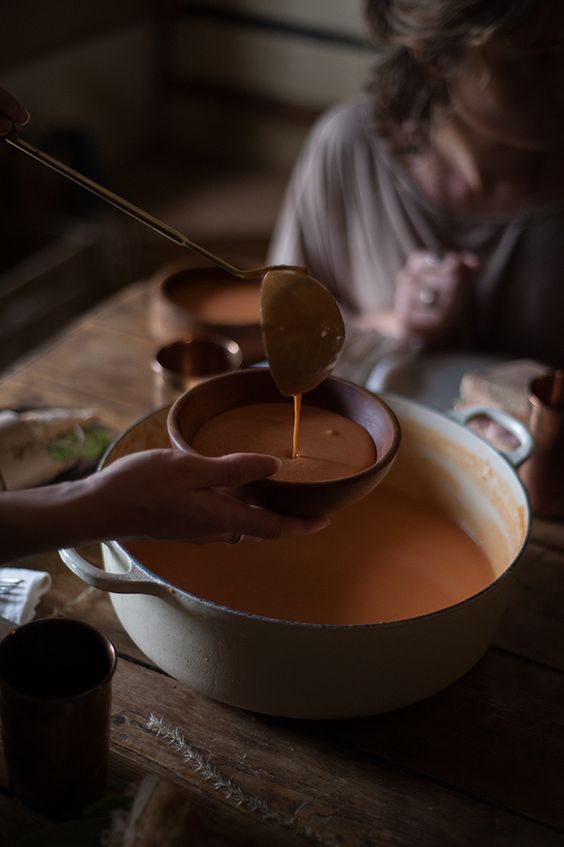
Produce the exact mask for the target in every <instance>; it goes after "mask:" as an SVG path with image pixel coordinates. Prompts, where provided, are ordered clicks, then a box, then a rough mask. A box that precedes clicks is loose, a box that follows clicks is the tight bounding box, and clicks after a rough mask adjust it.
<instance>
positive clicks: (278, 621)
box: [97, 389, 531, 632]
mask: <svg viewBox="0 0 564 847" xmlns="http://www.w3.org/2000/svg"><path fill="white" fill-rule="evenodd" d="M363 390H367V389H363ZM383 394H384V395H385V396H389V397H392V398H393V399H394V400H395V399H397V400H399V401H400V402H402V403H407V404H408V405H410V406H416V407H417V408H419V409H421V410H422V411H424V412H425V413H426V414H430V415H432V416H433V417H435V416H436V417H438V418H440V419H441V420H446V421H447V422H448V423H449V424H452V425H453V426H454V427H455V428H460V429H462V430H463V432H465V433H466V434H467V435H468V436H469V437H470V439H471V440H474V439H476V440H477V441H478V442H479V444H480V445H482V446H483V447H484V448H485V449H486V451H487V453H488V454H489V455H492V456H493V457H495V459H496V460H500V461H506V460H505V459H504V457H503V454H501V453H499V452H498V451H497V450H496V449H495V448H494V447H492V445H491V444H489V443H488V442H487V441H485V440H484V439H483V438H480V436H479V435H477V434H476V433H475V432H473V431H472V430H470V429H468V428H467V427H465V426H464V425H463V424H461V423H460V422H459V421H457V420H456V419H455V418H452V417H450V416H449V415H448V414H445V413H443V412H440V411H437V410H436V409H431V408H429V407H427V406H425V405H424V404H423V403H418V402H417V401H415V400H411V399H410V398H405V397H402V396H401V395H394V394H392V393H391V392H383ZM378 397H379V398H380V395H378ZM384 402H385V401H384ZM167 408H169V406H168V405H165V406H161V407H160V408H158V409H153V410H151V411H150V412H148V413H147V414H145V415H141V416H140V417H139V418H137V419H136V420H135V421H133V423H132V424H131V425H130V426H129V427H128V428H127V429H126V430H124V431H123V432H122V433H121V435H119V436H118V437H117V438H116V439H115V440H114V441H113V442H112V444H110V446H109V447H108V448H107V449H106V451H105V453H104V454H103V456H102V457H101V459H100V461H99V463H98V466H97V472H100V471H101V470H102V469H103V468H104V466H105V463H106V459H107V458H108V457H109V456H110V455H111V453H112V451H113V450H114V448H115V447H116V446H117V445H118V444H119V443H120V442H121V441H122V440H123V439H124V438H125V437H126V436H127V435H128V434H129V433H130V432H131V431H132V430H133V429H135V427H137V426H138V425H139V424H141V423H143V421H145V420H147V419H149V418H151V417H153V416H156V415H157V414H159V413H163V412H164V411H165V410H166V409H167ZM394 414H395V413H394ZM400 425H401V422H400ZM164 426H165V433H166V420H165V422H164ZM166 434H167V437H168V433H166ZM507 465H508V468H512V465H511V464H510V463H509V462H507ZM513 471H514V477H515V483H516V484H517V485H518V487H519V488H520V490H521V493H522V495H523V498H524V505H525V507H526V510H525V517H526V528H525V533H524V535H523V539H522V541H521V544H520V546H519V549H518V551H517V553H516V554H515V556H514V557H513V559H512V560H511V562H510V563H509V564H508V565H507V567H506V568H504V570H503V571H502V572H501V573H500V574H499V575H498V576H496V578H495V579H494V580H493V581H492V582H490V583H488V585H486V586H485V587H484V588H482V589H481V590H480V591H478V592H477V593H476V594H471V595H470V596H469V597H465V598H464V599H463V600H459V601H458V602H457V603H453V604H452V605H450V606H445V607H444V608H442V609H435V610H434V611H432V612H426V613H425V614H422V615H416V616H414V617H411V618H400V619H398V620H393V621H376V622H373V623H366V624H331V623H315V622H308V621H291V620H286V619H284V618H273V617H270V616H268V615H259V614H256V613H253V612H245V611H243V610H241V609H233V608H231V607H230V606H224V605H223V604H221V603H217V602H215V601H214V600H208V599H207V598H205V597H199V596H198V595H197V594H193V593H192V592H190V591H187V590H186V589H184V588H179V587H178V586H176V585H174V583H172V582H169V581H168V580H166V579H165V578H164V577H162V576H160V575H159V574H157V573H156V572H155V571H152V570H151V569H150V568H149V567H147V565H144V564H142V563H141V562H139V561H138V560H137V559H136V557H135V556H134V555H133V554H132V553H131V552H130V551H129V550H127V549H126V547H125V545H126V544H127V539H126V540H124V541H116V540H115V539H111V540H108V541H104V542H102V543H104V544H108V545H114V546H115V547H117V548H118V549H119V551H120V552H121V553H122V554H123V555H125V556H127V557H129V559H130V560H131V561H132V563H133V565H134V566H135V567H136V568H137V569H138V570H140V571H142V572H143V573H144V574H146V575H147V576H149V577H150V579H151V581H155V580H156V581H157V582H159V583H160V584H161V585H163V586H164V587H166V589H167V590H168V592H169V593H170V596H171V597H174V596H178V597H181V598H186V599H187V600H190V601H193V602H195V603H198V604H200V605H203V606H204V607H206V608H209V609H210V610H212V611H217V612H222V613H227V614H228V615H229V616H233V617H235V618H241V619H246V620H249V619H250V620H252V621H257V622H261V623H266V624H275V625H277V626H279V627H280V626H283V627H285V628H286V627H292V628H294V629H295V628H299V629H303V630H308V629H313V630H319V631H322V630H331V631H333V630H334V631H337V632H338V631H346V632H349V631H350V632H352V631H354V632H358V631H361V630H362V631H364V630H381V629H382V628H387V629H391V628H397V627H403V626H408V625H412V624H414V623H417V622H421V621H426V620H432V619H434V618H436V617H438V616H439V615H440V616H445V615H450V614H455V613H456V612H458V611H459V610H460V609H461V608H462V607H464V606H466V605H469V604H470V603H475V602H478V601H479V600H480V598H481V597H482V596H485V594H487V593H489V592H490V591H493V590H494V589H495V590H497V589H499V588H500V587H501V586H502V584H503V582H504V581H506V580H507V579H509V577H510V576H511V575H512V574H513V571H514V570H515V568H516V566H517V564H518V563H519V561H520V559H521V557H522V555H523V552H524V550H525V548H526V546H527V543H528V541H529V537H530V534H531V508H530V502H529V497H528V494H527V490H526V488H525V486H524V485H523V483H522V481H521V479H520V478H519V476H518V475H517V473H515V470H514V468H513ZM129 540H134V539H129ZM135 540H151V539H135ZM187 543H188V542H187Z"/></svg>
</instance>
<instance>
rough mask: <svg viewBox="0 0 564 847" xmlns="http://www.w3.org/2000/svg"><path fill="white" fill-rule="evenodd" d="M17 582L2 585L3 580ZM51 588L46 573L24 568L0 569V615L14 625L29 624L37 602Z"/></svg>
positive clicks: (49, 578) (49, 579)
mask: <svg viewBox="0 0 564 847" xmlns="http://www.w3.org/2000/svg"><path fill="white" fill-rule="evenodd" d="M14 579H17V580H19V582H18V583H12V582H8V583H4V580H14ZM50 587H51V577H50V575H49V574H48V573H47V572H46V571H34V570H28V569H26V568H0V615H1V616H2V617H3V618H6V620H8V621H12V623H15V624H23V623H29V621H32V620H33V618H34V615H35V610H36V608H37V604H38V603H39V600H40V599H41V597H42V596H43V594H45V592H46V591H48V590H49V588H50Z"/></svg>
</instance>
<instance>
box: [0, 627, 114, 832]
mask: <svg viewBox="0 0 564 847" xmlns="http://www.w3.org/2000/svg"><path fill="white" fill-rule="evenodd" d="M116 662H117V659H116V651H115V648H114V646H113V644H112V642H111V641H110V640H109V638H107V637H106V636H105V635H103V634H102V633H101V632H99V631H98V630H97V629H95V628H94V627H92V626H90V625H89V624H86V623H82V621H78V620H72V619H70V618H46V619H43V620H37V621H32V622H31V623H29V624H25V625H24V626H21V627H18V628H16V629H13V630H12V631H11V632H9V633H8V635H6V636H5V638H4V639H3V640H2V642H1V643H0V717H1V721H2V740H3V744H4V755H5V758H6V763H7V766H8V773H9V777H10V784H11V787H12V789H13V791H14V793H15V794H16V796H17V797H18V798H19V799H20V800H22V801H23V802H24V803H27V804H28V805H29V806H32V807H33V808H35V809H37V810H39V811H41V812H43V813H45V814H47V815H49V816H50V817H53V818H56V819H65V818H69V817H74V816H76V815H79V814H80V813H81V812H82V811H83V810H84V809H85V808H86V807H87V806H88V805H89V804H91V803H92V802H93V801H95V800H96V799H97V798H98V797H99V796H100V795H101V794H102V792H103V791H104V788H105V785H106V778H107V771H108V758H109V742H110V723H111V681H112V677H113V674H114V671H115V668H116Z"/></svg>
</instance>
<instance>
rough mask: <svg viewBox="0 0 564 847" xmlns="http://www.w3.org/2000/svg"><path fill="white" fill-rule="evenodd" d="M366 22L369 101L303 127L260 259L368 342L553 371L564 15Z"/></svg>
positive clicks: (486, 4) (545, 9)
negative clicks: (305, 272) (335, 303)
mask: <svg viewBox="0 0 564 847" xmlns="http://www.w3.org/2000/svg"><path fill="white" fill-rule="evenodd" d="M366 13H367V19H368V23H369V27H370V31H371V34H372V36H373V39H374V44H375V47H376V49H377V54H376V62H375V67H374V73H373V77H372V81H371V85H370V89H369V96H368V97H365V98H359V99H357V100H355V101H352V102H349V103H346V104H344V105H341V106H338V107H337V108H334V109H332V110H331V111H330V112H329V113H328V114H326V115H325V116H323V117H322V118H321V119H320V121H319V122H318V123H317V125H316V126H315V127H314V129H313V131H312V133H311V136H310V138H309V140H308V142H307V144H306V146H305V149H304V151H303V153H302V155H301V157H300V160H299V162H298V163H297V166H296V168H295V171H294V174H293V176H292V180H291V183H290V185H289V188H288V191H287V195H286V199H285V202H284V205H283V208H282V211H281V214H280V218H279V221H278V224H277V227H276V230H275V233H274V238H273V241H272V245H271V249H270V255H269V261H270V262H273V263H296V264H300V265H307V266H308V268H309V269H310V271H311V273H312V274H313V275H314V276H316V277H317V278H318V279H320V280H321V281H322V282H324V283H325V284H326V285H327V286H328V287H329V288H330V289H332V290H333V292H334V293H335V294H336V296H337V297H338V299H339V300H340V302H341V304H342V306H343V310H344V311H345V313H346V314H347V315H348V317H349V326H350V327H352V328H356V329H361V330H363V331H364V332H372V335H373V339H374V341H377V340H378V339H388V340H390V339H391V343H392V347H393V345H394V344H395V345H400V346H401V345H404V344H406V343H408V342H410V341H414V342H415V343H416V344H419V345H421V344H423V345H425V346H441V347H453V346H456V347H460V348H463V349H466V350H471V349H472V350H479V351H491V352H495V353H499V354H503V355H507V357H508V358H509V357H513V356H517V357H530V358H533V359H537V360H539V361H541V362H545V363H547V364H549V365H553V366H558V365H560V366H561V365H562V364H563V363H564V332H563V331H562V326H561V324H562V320H563V316H564V279H563V277H562V274H563V271H562V269H563V268H564V238H563V235H562V233H563V232H564V6H562V5H561V4H559V3H554V2H552V0H513V2H508V0H505V1H504V2H499V0H425V2H424V3H414V2H412V0H368V2H367V3H366ZM352 334H353V335H354V333H352Z"/></svg>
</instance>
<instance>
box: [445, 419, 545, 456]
mask: <svg viewBox="0 0 564 847" xmlns="http://www.w3.org/2000/svg"><path fill="white" fill-rule="evenodd" d="M449 414H450V416H451V417H453V418H454V419H455V420H457V421H458V422H459V423H461V424H464V426H466V424H467V423H468V421H471V420H472V419H473V418H477V417H479V416H480V415H483V416H485V417H487V418H490V420H492V421H495V422H496V423H498V424H499V425H500V426H502V427H503V428H504V429H507V430H509V432H511V433H512V434H513V435H514V436H515V438H516V439H517V440H518V441H519V446H518V447H515V448H514V449H513V450H498V452H499V453H501V455H502V456H504V458H506V459H507V461H508V462H509V463H510V464H511V465H513V467H514V468H518V467H519V465H521V464H522V463H523V462H524V461H525V459H528V458H529V456H530V455H531V453H532V452H533V447H534V446H535V441H534V438H533V436H532V435H531V433H530V432H529V430H528V429H527V427H526V426H525V424H522V423H521V421H518V420H517V418H514V417H513V415H510V414H509V413H508V412H504V411H503V409H494V408H491V407H490V406H469V407H468V408H466V409H451V410H450V412H449ZM476 435H479V433H476ZM480 437H481V436H480ZM484 441H486V439H484ZM488 443H489V442H488ZM495 449H497V448H495Z"/></svg>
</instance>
